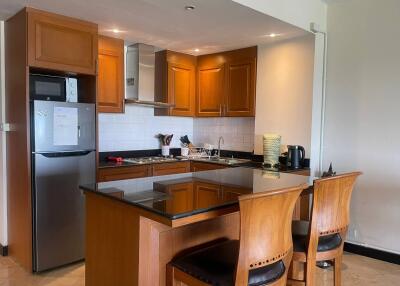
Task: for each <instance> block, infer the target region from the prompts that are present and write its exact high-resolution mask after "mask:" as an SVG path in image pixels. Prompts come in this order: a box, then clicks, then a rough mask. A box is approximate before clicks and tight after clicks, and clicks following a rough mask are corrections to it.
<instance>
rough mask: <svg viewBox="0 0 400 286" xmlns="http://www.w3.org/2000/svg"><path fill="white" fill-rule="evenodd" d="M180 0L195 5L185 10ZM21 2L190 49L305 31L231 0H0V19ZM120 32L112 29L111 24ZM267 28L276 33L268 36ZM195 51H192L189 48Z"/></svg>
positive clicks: (103, 30)
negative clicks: (191, 8)
mask: <svg viewBox="0 0 400 286" xmlns="http://www.w3.org/2000/svg"><path fill="white" fill-rule="evenodd" d="M186 5H193V6H195V7H196V9H195V10H193V11H186V10H185V9H184V7H185V6H186ZM24 6H30V7H34V8H38V9H42V10H46V11H50V12H55V13H59V14H63V15H66V16H71V17H76V18H80V19H84V20H87V21H91V22H94V23H97V24H99V33H100V34H105V35H110V36H114V37H115V36H116V37H119V38H123V39H125V40H126V41H128V42H132V43H133V42H142V43H146V44H152V45H155V46H157V47H160V48H163V49H171V50H175V51H181V52H186V53H191V54H206V53H211V52H217V51H224V50H230V49H236V48H241V47H248V46H252V45H258V44H264V43H272V42H274V41H280V40H283V39H288V38H294V37H299V36H302V35H305V34H307V33H308V32H307V31H304V30H302V29H300V28H297V27H295V26H292V25H290V24H287V23H284V22H282V21H279V20H277V19H275V18H273V17H270V16H268V15H265V14H263V13H260V12H258V11H255V10H252V9H250V8H247V7H245V6H242V5H240V4H238V3H235V2H233V1H231V0H0V19H1V20H6V19H7V18H8V17H10V16H12V15H14V14H15V13H16V12H17V11H19V10H20V9H22V8H23V7H24ZM115 28H117V29H119V30H121V31H123V32H121V33H119V34H118V35H115V34H113V33H112V32H111V30H112V29H115ZM271 33H275V34H279V36H277V37H275V38H271V37H269V36H266V35H269V34H271ZM195 48H198V49H200V52H198V53H196V52H194V49H195Z"/></svg>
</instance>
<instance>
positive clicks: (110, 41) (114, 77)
mask: <svg viewBox="0 0 400 286" xmlns="http://www.w3.org/2000/svg"><path fill="white" fill-rule="evenodd" d="M98 65H99V67H98V69H99V70H98V99H97V103H98V111H99V112H103V113H122V112H124V95H125V86H124V74H125V72H124V41H123V40H121V39H115V38H110V37H106V36H99V63H98Z"/></svg>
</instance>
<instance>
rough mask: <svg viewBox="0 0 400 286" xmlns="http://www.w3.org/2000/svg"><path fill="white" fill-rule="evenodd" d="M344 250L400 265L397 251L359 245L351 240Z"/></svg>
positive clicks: (399, 255)
mask: <svg viewBox="0 0 400 286" xmlns="http://www.w3.org/2000/svg"><path fill="white" fill-rule="evenodd" d="M344 251H347V252H350V253H354V254H358V255H362V256H366V257H370V258H374V259H378V260H382V261H386V262H390V263H393V264H398V265H400V254H397V253H393V252H388V251H384V250H380V249H376V248H371V247H367V246H363V245H358V244H354V243H351V242H345V243H344Z"/></svg>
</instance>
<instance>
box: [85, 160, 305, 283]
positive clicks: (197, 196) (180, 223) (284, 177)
mask: <svg viewBox="0 0 400 286" xmlns="http://www.w3.org/2000/svg"><path fill="white" fill-rule="evenodd" d="M305 183H306V184H309V185H311V184H312V181H311V180H310V178H309V177H306V176H301V175H294V174H286V173H279V172H271V171H263V170H260V169H252V168H243V167H239V168H230V169H221V170H213V171H205V172H196V173H185V174H177V175H168V176H159V177H147V178H140V179H131V180H122V181H114V182H106V183H98V184H95V185H85V186H81V189H82V190H83V191H84V192H85V194H86V276H85V277H86V285H87V286H94V285H96V286H99V285H120V286H125V285H130V286H131V285H141V286H142V285H165V266H166V264H167V263H168V262H169V261H170V260H171V259H172V258H173V257H174V256H176V255H179V254H180V253H182V252H184V251H187V250H188V249H193V248H196V247H198V246H199V245H204V244H208V243H212V242H213V241H216V240H220V239H238V236H239V216H238V211H239V204H238V197H239V196H240V195H243V194H251V193H259V192H268V191H274V190H278V189H284V188H290V187H294V186H299V185H302V184H305Z"/></svg>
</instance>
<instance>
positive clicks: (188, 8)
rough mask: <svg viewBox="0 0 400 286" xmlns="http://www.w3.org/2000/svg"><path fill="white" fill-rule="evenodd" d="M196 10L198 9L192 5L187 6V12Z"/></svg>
mask: <svg viewBox="0 0 400 286" xmlns="http://www.w3.org/2000/svg"><path fill="white" fill-rule="evenodd" d="M194 9H196V7H194V6H192V5H187V6H185V10H186V11H193V10H194Z"/></svg>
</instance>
